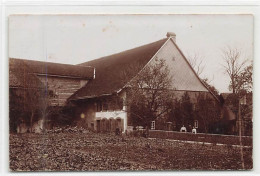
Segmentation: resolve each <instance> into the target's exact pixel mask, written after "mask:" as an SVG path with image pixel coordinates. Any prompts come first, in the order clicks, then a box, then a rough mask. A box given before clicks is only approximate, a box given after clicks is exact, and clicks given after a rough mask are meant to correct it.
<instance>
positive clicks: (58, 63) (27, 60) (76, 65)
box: [9, 57, 93, 68]
mask: <svg viewBox="0 0 260 176" xmlns="http://www.w3.org/2000/svg"><path fill="white" fill-rule="evenodd" d="M9 59H13V60H20V61H25V62H38V63H47V64H57V65H67V66H75V67H91V68H93V67H92V66H87V65H86V66H84V65H78V64H64V63H60V62H49V61H40V60H30V59H22V58H14V57H9Z"/></svg>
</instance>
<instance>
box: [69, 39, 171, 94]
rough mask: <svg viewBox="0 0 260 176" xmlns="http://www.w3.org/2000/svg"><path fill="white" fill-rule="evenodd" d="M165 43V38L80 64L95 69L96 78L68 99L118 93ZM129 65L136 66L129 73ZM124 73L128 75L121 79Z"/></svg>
mask: <svg viewBox="0 0 260 176" xmlns="http://www.w3.org/2000/svg"><path fill="white" fill-rule="evenodd" d="M166 41H167V38H165V39H162V40H159V41H156V42H153V43H150V44H147V45H143V46H140V47H137V48H134V49H131V50H127V51H124V52H120V53H117V54H114V55H110V56H106V57H102V58H99V59H95V60H92V61H89V62H85V63H82V64H80V65H81V66H92V67H95V68H96V76H95V79H93V80H90V81H89V82H88V84H86V86H84V87H82V88H81V89H79V90H78V91H77V92H76V93H75V94H74V95H72V96H71V97H70V99H80V98H87V97H95V96H101V95H106V94H112V93H114V92H117V91H119V90H120V89H122V88H123V87H124V86H125V85H126V83H128V82H129V81H130V80H131V79H132V78H133V77H134V76H135V75H136V74H137V73H138V72H139V71H140V70H141V69H142V68H143V67H144V66H145V65H146V64H147V63H148V62H149V61H150V59H151V58H152V57H153V56H154V55H155V54H156V52H157V51H158V50H159V49H160V48H161V47H162V46H163V44H164V43H165V42H166ZM130 65H131V66H133V65H136V67H135V68H136V69H134V70H132V71H129V68H131V67H130ZM124 72H125V73H126V72H127V74H128V75H127V77H125V78H122V73H124Z"/></svg>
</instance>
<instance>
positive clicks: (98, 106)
mask: <svg viewBox="0 0 260 176" xmlns="http://www.w3.org/2000/svg"><path fill="white" fill-rule="evenodd" d="M100 111H102V102H97V112H100Z"/></svg>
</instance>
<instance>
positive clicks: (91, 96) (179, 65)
mask: <svg viewBox="0 0 260 176" xmlns="http://www.w3.org/2000/svg"><path fill="white" fill-rule="evenodd" d="M160 59H162V60H164V61H165V63H166V65H167V66H168V68H169V73H170V75H171V79H172V80H171V83H172V85H171V88H172V92H174V99H176V100H180V99H181V98H182V97H183V96H184V95H185V94H186V95H188V96H189V97H190V101H191V103H192V104H196V103H197V101H198V97H204V99H206V98H208V99H211V100H212V101H213V102H214V103H215V102H218V98H217V97H216V96H215V95H214V94H213V93H211V91H210V90H209V89H208V88H207V86H206V85H205V84H204V83H203V82H202V81H201V80H200V78H199V77H198V75H197V74H196V73H195V71H194V70H193V68H192V67H191V65H190V64H189V62H188V61H187V59H186V58H185V56H184V54H183V53H182V51H181V50H180V49H179V47H178V46H177V44H176V35H175V34H174V33H167V38H164V39H161V40H159V41H156V42H153V43H150V44H146V45H143V46H140V47H137V48H134V49H130V50H126V51H123V52H121V53H117V54H113V55H110V56H106V57H102V58H99V59H95V60H92V61H88V62H85V63H82V64H79V65H67V64H57V63H49V62H39V61H29V60H20V59H10V77H9V78H10V80H9V87H10V90H16V91H17V90H27V89H42V88H43V89H44V90H48V95H49V94H50V95H52V96H51V98H50V104H49V105H50V106H61V107H62V106H65V105H66V106H70V107H72V108H73V109H74V111H73V116H74V121H75V123H77V125H78V126H83V127H86V128H89V129H92V130H94V131H105V132H106V131H115V130H116V129H119V130H120V131H122V132H123V133H124V132H126V131H127V130H128V129H131V128H132V127H133V126H134V125H135V124H133V120H132V117H131V116H130V113H129V111H130V107H129V106H128V104H127V100H128V99H129V96H130V95H129V94H128V91H127V90H128V88H129V83H130V82H131V81H132V80H134V79H135V78H136V77H138V75H140V74H142V71H143V70H144V68H146V67H148V66H149V65H153V64H155V62H156V61H158V60H160ZM122 75H123V76H122ZM25 84H26V85H25ZM10 99H11V98H10ZM193 121H194V122H192V124H187V123H185V124H184V125H192V126H195V127H196V128H204V127H203V123H202V122H201V119H196V118H194V119H193ZM35 123H38V121H37V122H35ZM151 123H152V128H155V129H157V127H156V123H155V121H153V122H151ZM170 123H174V122H170ZM204 125H205V123H204ZM36 126H37V125H36ZM175 126H176V125H175ZM178 128H179V127H178Z"/></svg>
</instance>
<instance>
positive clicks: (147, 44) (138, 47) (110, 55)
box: [77, 38, 168, 65]
mask: <svg viewBox="0 0 260 176" xmlns="http://www.w3.org/2000/svg"><path fill="white" fill-rule="evenodd" d="M163 40H165V42H166V41H167V40H168V38H163V39H160V40H157V41H155V42H152V43H146V44H144V45H141V46H137V47H134V48H130V49H126V50H123V51H120V52H116V53H114V54H108V55H105V56H102V57H99V58H96V59H92V60H89V61H87V62H82V63H79V64H77V65H82V64H87V63H90V62H93V61H97V60H102V59H106V58H107V57H112V56H117V55H120V54H123V53H125V52H129V51H132V50H136V49H140V48H143V47H146V46H150V45H152V44H155V43H157V42H160V41H163Z"/></svg>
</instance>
